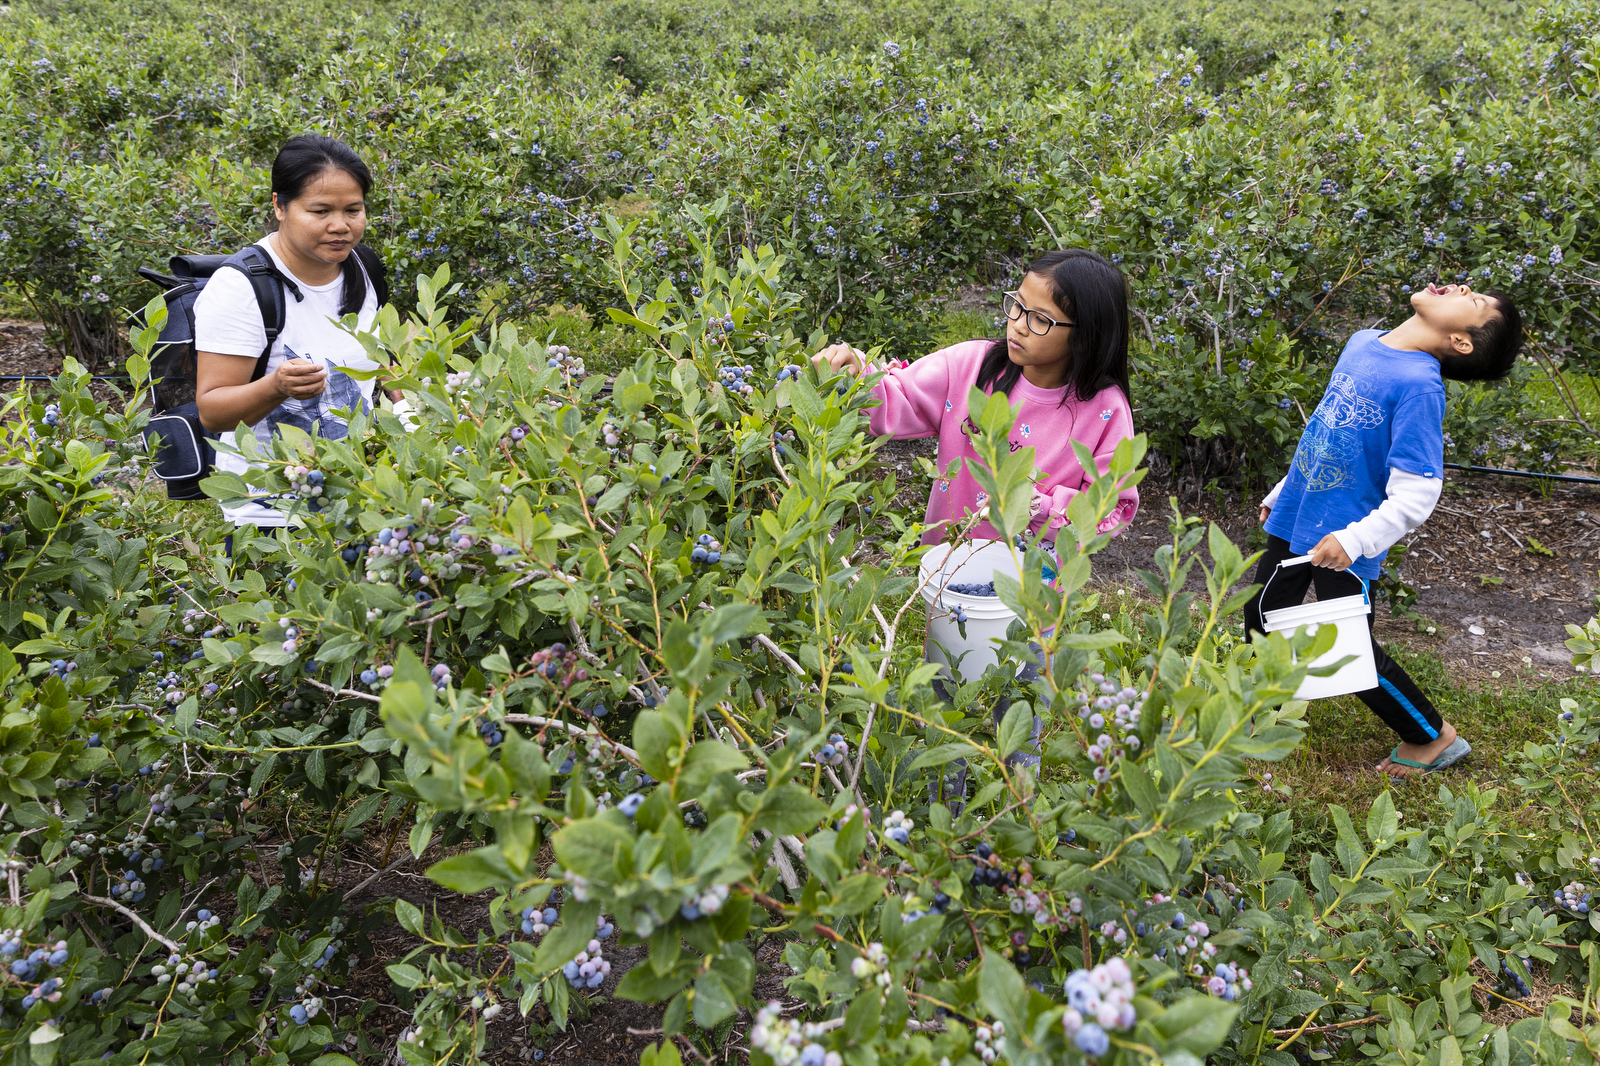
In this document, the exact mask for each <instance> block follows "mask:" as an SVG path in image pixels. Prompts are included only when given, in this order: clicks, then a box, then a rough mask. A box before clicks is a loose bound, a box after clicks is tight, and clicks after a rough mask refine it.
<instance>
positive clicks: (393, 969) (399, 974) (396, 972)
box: [387, 962, 428, 988]
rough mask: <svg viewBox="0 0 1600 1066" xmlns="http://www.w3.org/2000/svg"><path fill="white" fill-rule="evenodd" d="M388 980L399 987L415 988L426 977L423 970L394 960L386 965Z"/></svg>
mask: <svg viewBox="0 0 1600 1066" xmlns="http://www.w3.org/2000/svg"><path fill="white" fill-rule="evenodd" d="M387 969H388V972H389V980H391V981H393V982H394V983H395V984H397V985H399V986H400V987H401V988H417V987H420V986H421V984H422V982H424V981H426V980H427V979H428V978H427V977H426V976H425V975H424V974H423V972H422V971H421V970H419V969H417V968H416V967H415V966H412V965H410V964H409V963H404V962H396V963H391V964H390V965H389V966H388V968H387Z"/></svg>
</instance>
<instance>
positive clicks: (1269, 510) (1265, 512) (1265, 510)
mask: <svg viewBox="0 0 1600 1066" xmlns="http://www.w3.org/2000/svg"><path fill="white" fill-rule="evenodd" d="M1270 514H1272V508H1270V507H1268V506H1267V505H1266V504H1262V505H1261V524H1262V525H1266V524H1267V516H1268V515H1270Z"/></svg>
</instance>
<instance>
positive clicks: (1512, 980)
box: [1496, 955, 1533, 999]
mask: <svg viewBox="0 0 1600 1066" xmlns="http://www.w3.org/2000/svg"><path fill="white" fill-rule="evenodd" d="M1517 958H1518V960H1519V961H1521V963H1522V966H1523V969H1527V967H1528V964H1529V963H1530V962H1532V961H1533V960H1532V959H1530V958H1529V957H1528V956H1526V955H1518V956H1517ZM1500 969H1501V970H1502V971H1503V972H1504V973H1505V976H1504V977H1503V978H1502V979H1501V981H1500V985H1499V987H1498V988H1497V989H1496V991H1498V992H1499V993H1500V994H1501V995H1502V996H1505V997H1507V998H1508V999H1527V998H1528V996H1530V995H1531V994H1532V990H1531V989H1529V988H1528V982H1526V981H1524V980H1523V979H1522V976H1521V975H1520V974H1518V973H1517V972H1516V971H1515V970H1513V969H1512V968H1511V963H1510V961H1509V960H1508V961H1504V962H1501V963H1500Z"/></svg>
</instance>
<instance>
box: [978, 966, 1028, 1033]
mask: <svg viewBox="0 0 1600 1066" xmlns="http://www.w3.org/2000/svg"><path fill="white" fill-rule="evenodd" d="M978 996H979V998H980V999H981V1000H982V1001H983V1006H984V1009H985V1010H987V1011H988V1012H989V1013H990V1014H992V1015H993V1016H994V1017H996V1018H999V1019H1000V1020H1001V1021H1003V1022H1005V1023H1006V1030H1007V1035H1008V1036H1010V1035H1011V1034H1016V1036H1015V1037H1012V1039H1017V1038H1019V1037H1020V1036H1021V1035H1022V1034H1023V1033H1026V1032H1027V1031H1028V1029H1027V1026H1026V1025H1025V1024H1024V1018H1023V1013H1022V1012H1023V1011H1024V1010H1025V1009H1026V1008H1027V1003H1028V986H1027V985H1025V984H1023V983H1022V975H1021V974H1019V973H1017V968H1016V967H1015V966H1013V965H1011V962H1010V960H1008V959H1006V958H1004V957H1002V956H1001V955H1000V954H999V953H998V952H992V953H990V954H989V955H987V956H985V957H984V961H983V969H982V970H981V971H979V973H978Z"/></svg>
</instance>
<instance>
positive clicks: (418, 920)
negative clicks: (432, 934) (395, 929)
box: [394, 899, 427, 936]
mask: <svg viewBox="0 0 1600 1066" xmlns="http://www.w3.org/2000/svg"><path fill="white" fill-rule="evenodd" d="M394 916H395V920H396V921H398V922H399V923H400V928H402V929H404V930H405V931H406V932H408V933H410V934H411V935H412V936H426V935H427V933H426V931H425V930H424V929H423V927H422V911H421V910H419V909H418V908H417V907H415V906H414V905H412V904H410V903H407V902H406V901H405V900H403V899H397V900H395V903H394Z"/></svg>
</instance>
